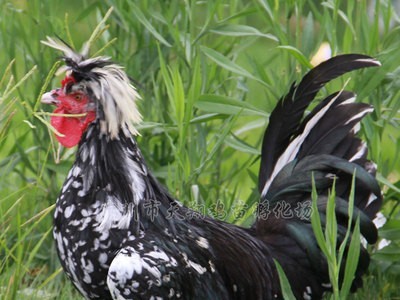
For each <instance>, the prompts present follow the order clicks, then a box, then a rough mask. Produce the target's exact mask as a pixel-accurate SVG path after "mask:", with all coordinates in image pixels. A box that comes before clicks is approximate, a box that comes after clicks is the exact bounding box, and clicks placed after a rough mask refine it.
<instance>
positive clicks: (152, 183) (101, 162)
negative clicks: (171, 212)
mask: <svg viewBox="0 0 400 300" xmlns="http://www.w3.org/2000/svg"><path fill="white" fill-rule="evenodd" d="M100 127H101V126H100V124H99V123H98V122H94V123H92V124H91V125H90V126H89V127H88V129H87V131H86V132H85V134H84V135H83V137H82V140H81V142H80V144H79V148H78V152H77V156H76V161H75V164H74V166H73V168H72V169H71V172H70V175H69V177H73V178H75V179H78V178H77V177H79V179H78V181H79V182H80V184H79V189H80V190H79V191H78V192H77V196H78V197H79V198H80V201H82V202H85V203H87V205H95V204H96V203H98V202H100V203H99V204H101V205H102V206H103V207H105V208H106V209H107V210H108V211H110V213H112V214H114V212H115V214H114V215H116V216H119V215H121V216H122V217H121V218H122V219H121V220H125V219H126V220H127V221H128V220H131V221H132V220H133V221H134V222H135V223H136V226H140V227H142V228H146V227H148V226H153V225H154V226H161V227H162V228H166V227H169V226H170V225H171V224H170V221H168V220H166V215H167V214H168V209H169V208H171V207H172V206H173V207H175V205H176V206H179V209H181V207H180V205H179V204H178V203H177V202H176V201H175V200H174V199H173V198H172V197H171V196H170V195H169V194H168V192H167V191H166V190H165V189H164V188H163V187H162V185H160V184H159V183H158V182H157V180H156V179H155V178H154V177H153V176H152V174H150V172H148V170H147V166H146V163H145V161H144V159H143V157H142V154H141V152H140V149H139V148H138V146H137V143H136V141H135V139H134V137H133V136H127V135H126V134H125V132H124V131H122V130H121V131H120V133H119V136H118V138H115V139H111V138H110V137H108V136H106V135H104V134H103V133H102V132H101V128H100ZM67 181H68V179H67ZM154 205H156V207H153V206H154ZM149 207H150V208H152V210H151V211H152V212H154V211H155V209H156V214H149V210H148V208H149ZM182 209H183V208H182ZM114 221H116V220H114ZM119 222H120V221H119ZM120 223H121V222H120ZM122 223H123V222H122ZM122 225H123V224H122ZM122 225H121V226H122Z"/></svg>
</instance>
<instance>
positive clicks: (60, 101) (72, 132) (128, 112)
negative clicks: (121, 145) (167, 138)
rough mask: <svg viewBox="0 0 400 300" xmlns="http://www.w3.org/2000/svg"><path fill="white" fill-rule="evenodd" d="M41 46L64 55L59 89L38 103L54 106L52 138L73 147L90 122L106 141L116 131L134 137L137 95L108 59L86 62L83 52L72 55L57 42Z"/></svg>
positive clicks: (44, 96) (137, 118) (137, 117)
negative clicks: (98, 127) (105, 136)
mask: <svg viewBox="0 0 400 300" xmlns="http://www.w3.org/2000/svg"><path fill="white" fill-rule="evenodd" d="M43 43H44V44H46V45H48V46H50V47H52V48H55V49H57V50H60V51H62V52H63V53H64V56H63V60H64V62H65V66H64V67H63V68H62V71H66V76H65V78H64V79H63V80H62V81H61V87H60V88H57V89H54V90H52V91H50V92H47V93H45V94H44V95H43V97H42V103H45V104H53V105H55V106H56V109H55V111H54V114H53V115H52V117H51V125H52V126H53V127H54V128H55V129H56V130H57V131H58V132H59V133H60V134H57V135H56V137H57V139H58V141H59V142H60V143H61V144H62V145H63V146H65V147H73V146H75V145H77V144H78V143H79V141H80V139H81V137H82V134H83V133H84V132H85V131H86V128H87V127H88V126H89V124H90V123H92V122H94V121H96V122H99V124H100V128H101V133H102V134H105V135H107V136H109V138H110V139H115V138H117V137H118V134H119V131H120V130H122V131H124V133H125V134H128V133H129V132H130V133H132V134H137V131H136V129H135V127H134V124H137V123H139V122H140V120H141V116H140V113H139V112H138V110H137V107H136V104H135V101H136V99H138V98H139V95H138V94H137V92H136V89H135V88H134V87H133V86H132V85H131V83H130V80H129V78H128V76H127V75H126V73H125V72H124V71H123V70H122V68H121V67H120V66H118V65H116V64H114V63H113V62H112V61H111V60H110V58H109V57H103V56H101V57H95V58H87V57H86V56H87V55H86V54H85V52H87V51H83V52H82V53H78V52H75V51H74V50H73V49H72V48H71V47H69V46H68V45H67V44H66V43H64V42H62V41H60V40H55V39H52V38H48V40H47V41H45V42H43Z"/></svg>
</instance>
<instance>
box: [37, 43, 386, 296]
mask: <svg viewBox="0 0 400 300" xmlns="http://www.w3.org/2000/svg"><path fill="white" fill-rule="evenodd" d="M46 43H47V44H48V45H50V46H52V47H54V48H56V49H59V50H62V51H63V52H64V54H65V55H66V58H65V61H66V63H67V69H68V70H69V71H68V72H69V73H67V79H68V80H64V81H63V87H62V89H57V90H55V91H52V92H50V93H46V94H45V95H44V96H43V100H42V102H44V103H50V104H55V105H56V106H58V107H61V108H59V109H61V110H62V111H63V112H64V111H67V108H68V107H67V105H65V104H63V103H61V100H59V99H67V100H68V101H74V99H77V101H81V99H82V98H83V99H84V102H83V103H84V106H83V111H85V110H86V111H88V112H89V113H90V114H91V115H92V116H94V115H95V120H94V121H93V122H91V123H90V124H88V126H87V128H86V127H84V128H83V130H82V132H83V134H82V136H81V137H80V142H79V146H78V150H77V156H76V161H75V163H74V165H73V166H72V168H71V171H70V172H69V174H68V176H67V179H66V181H65V183H64V185H63V187H62V191H61V193H60V196H59V198H58V200H57V205H56V210H55V215H54V238H55V241H56V246H57V250H58V254H59V257H60V261H61V264H62V266H63V268H64V270H65V272H66V274H67V275H68V277H69V278H70V279H71V281H72V282H73V284H74V285H75V286H76V288H77V289H78V290H79V291H80V292H81V293H82V295H83V296H84V297H85V298H87V299H120V300H121V299H276V298H281V297H282V295H281V291H280V284H279V278H278V275H277V271H276V268H275V264H274V261H273V260H274V259H276V260H277V261H278V262H279V263H280V264H281V265H282V267H283V269H284V270H285V272H286V274H287V276H288V279H289V282H290V284H291V286H292V289H293V292H294V294H295V296H296V298H299V299H301V298H302V299H306V300H308V299H319V298H321V296H322V294H323V293H324V292H325V291H327V290H329V289H330V285H329V276H328V270H327V266H326V263H325V259H324V258H323V256H322V253H321V251H320V250H319V248H318V246H317V244H316V242H315V238H314V234H313V232H312V230H311V225H310V219H309V216H308V217H307V216H305V215H304V214H293V211H292V212H291V213H292V214H288V213H287V211H286V210H284V206H285V205H288V204H289V205H292V207H296V210H297V209H302V208H304V207H306V205H307V203H310V201H311V200H310V199H311V195H310V191H311V186H312V183H311V177H313V178H314V180H315V186H316V188H317V190H318V192H319V194H320V198H319V200H318V203H319V207H318V209H319V213H320V214H322V215H323V214H324V213H325V205H324V204H326V199H327V194H328V193H329V191H330V189H331V188H332V185H333V182H334V181H335V183H336V192H337V199H336V201H337V203H338V206H337V211H336V213H337V215H338V220H339V224H338V226H339V234H338V241H339V242H340V241H341V240H342V239H343V235H342V233H343V232H344V231H345V230H346V227H347V225H348V223H347V216H346V213H347V210H346V209H345V208H346V207H347V201H348V200H347V199H348V195H349V191H350V185H351V177H352V175H353V174H354V171H355V170H356V171H357V172H356V174H355V176H356V199H355V205H356V207H357V208H358V209H357V213H360V214H361V215H362V219H361V223H362V224H361V233H362V234H363V235H364V237H365V238H366V239H367V241H368V242H370V243H374V242H375V241H376V238H377V232H376V228H375V226H374V225H373V223H372V218H373V217H374V215H375V214H376V212H377V210H378V209H379V206H380V203H381V195H380V189H379V186H378V185H377V183H376V180H375V179H374V172H375V169H376V167H375V165H373V164H372V163H371V162H370V161H368V160H367V151H366V146H365V144H364V143H362V141H361V140H360V139H359V138H357V137H356V132H357V130H358V128H357V125H358V123H359V121H360V120H361V118H362V117H363V116H365V115H366V114H367V113H369V112H370V111H371V110H372V108H371V107H370V106H368V105H365V104H361V103H355V102H354V94H352V93H350V92H346V91H342V92H339V93H336V94H334V95H332V96H330V97H328V98H326V99H325V100H323V101H322V102H321V104H319V105H318V106H317V107H316V108H315V109H314V110H313V111H312V112H311V113H310V114H309V115H308V116H306V117H303V114H304V111H305V109H306V107H307V106H308V104H309V103H310V102H311V101H312V100H313V98H314V96H315V94H316V93H317V92H318V90H319V89H320V88H322V86H323V85H324V84H325V83H326V82H327V81H329V80H331V79H333V78H335V77H337V76H340V75H341V74H343V73H346V72H348V71H351V70H353V69H359V68H362V67H371V66H376V65H378V63H377V62H376V61H375V60H373V59H371V58H369V57H366V56H362V55H347V56H341V57H336V58H333V59H331V60H330V61H328V62H326V63H323V64H322V65H321V66H319V67H317V68H316V69H314V70H312V71H310V72H309V73H308V74H307V75H306V76H305V77H304V79H303V80H302V81H301V82H300V83H299V85H298V86H296V85H292V87H291V89H290V91H289V93H288V95H287V96H286V97H284V98H282V99H281V100H280V102H279V104H278V106H277V108H276V109H275V110H274V111H273V112H272V114H271V117H270V124H269V127H268V129H267V131H266V133H265V136H264V141H263V149H262V156H261V168H260V181H259V191H260V195H261V198H260V203H259V206H258V209H257V219H256V221H255V223H254V225H253V226H252V227H251V228H242V227H239V226H235V225H232V224H228V223H225V222H222V221H219V220H214V219H212V218H209V217H206V216H202V215H200V214H198V213H196V212H194V211H191V210H190V209H188V208H186V207H184V206H182V205H181V204H180V203H179V202H178V201H177V200H175V199H173V198H172V197H171V196H170V194H169V193H168V192H167V191H166V190H165V188H164V187H163V186H162V185H160V184H159V183H158V182H157V180H156V179H155V177H154V176H153V175H152V174H151V172H150V171H149V170H148V168H147V166H146V163H145V161H144V159H143V157H142V155H141V153H140V150H139V148H138V146H137V144H136V140H135V137H134V134H135V133H136V129H135V128H134V127H132V124H135V123H137V122H138V121H139V120H140V114H139V113H138V112H137V111H136V110H135V107H134V102H132V103H131V104H129V103H130V102H129V101H131V100H132V101H133V100H135V99H134V98H135V97H137V94H136V91H135V89H134V88H133V87H132V86H131V85H130V83H129V81H128V79H127V76H126V75H125V74H124V73H123V72H122V70H121V68H120V67H118V66H115V65H113V64H112V63H111V62H110V61H109V59H108V58H96V59H86V58H85V57H83V56H82V55H79V54H77V53H75V52H74V51H72V50H71V49H70V48H69V47H68V46H67V45H65V44H62V43H57V42H56V41H54V40H52V39H49V41H48V42H46ZM110 86H112V87H111V88H110ZM125 89H126V90H125ZM132 98H133V99H132ZM81 103H82V102H81ZM130 105H133V107H130ZM77 107H78V108H79V105H77ZM124 110H129V111H128V112H127V113H125V112H124ZM56 118H59V117H58V116H57V117H56ZM86 120H87V119H78V120H75V121H74V122H64V120H60V119H57V120H56V121H57V122H54V124H56V125H57V126H59V127H60V129H61V130H65V131H64V132H65V133H67V134H68V133H70V132H71V129H70V128H64V127H63V126H68V125H69V124H72V125H73V126H75V125H76V124H86V123H85V122H86ZM129 121H131V124H128V123H129ZM79 122H80V123H79ZM59 140H60V142H61V143H66V144H67V145H70V144H73V143H74V142H75V140H76V137H74V138H73V139H68V136H67V137H66V138H64V137H63V138H59ZM272 205H275V208H276V207H278V208H282V209H281V211H280V212H281V213H282V214H281V215H278V214H276V213H275V214H274V213H271V210H270V208H271V209H272V207H270V206H272ZM343 208H344V209H343ZM353 217H354V216H353ZM368 262H369V255H368V253H367V252H366V251H365V249H362V250H361V252H360V260H359V264H358V268H357V272H356V275H355V279H354V282H353V289H356V288H357V287H359V286H360V285H361V276H362V274H363V273H364V272H365V270H366V269H367V267H368Z"/></svg>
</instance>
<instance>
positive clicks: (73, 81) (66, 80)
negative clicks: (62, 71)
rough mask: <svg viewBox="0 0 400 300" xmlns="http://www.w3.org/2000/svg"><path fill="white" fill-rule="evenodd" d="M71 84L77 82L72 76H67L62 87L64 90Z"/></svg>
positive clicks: (62, 81)
mask: <svg viewBox="0 0 400 300" xmlns="http://www.w3.org/2000/svg"><path fill="white" fill-rule="evenodd" d="M70 82H71V83H76V80H75V78H74V77H72V76H71V75H67V76H65V78H64V79H63V80H61V85H62V87H63V88H64V87H65V86H66V85H67V84H68V83H70Z"/></svg>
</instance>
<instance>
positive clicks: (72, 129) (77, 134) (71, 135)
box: [50, 107, 86, 148]
mask: <svg viewBox="0 0 400 300" xmlns="http://www.w3.org/2000/svg"><path fill="white" fill-rule="evenodd" d="M54 113H56V114H65V113H66V112H65V110H64V109H63V108H61V107H59V108H56V110H54ZM50 123H51V125H52V126H53V127H54V128H55V129H56V130H57V131H58V132H59V133H61V134H63V135H64V136H59V135H57V134H56V138H57V140H58V141H59V142H60V144H61V145H63V146H64V147H67V148H71V147H74V146H75V145H77V144H78V143H79V141H80V139H81V137H82V134H83V130H84V129H83V128H82V126H81V121H80V119H79V118H68V117H62V116H53V117H51V120H50ZM85 129H86V128H85Z"/></svg>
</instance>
